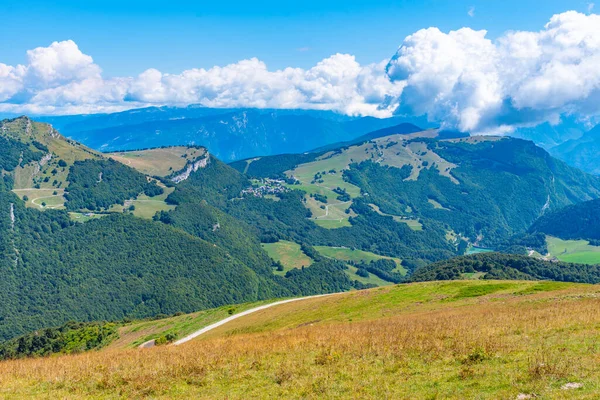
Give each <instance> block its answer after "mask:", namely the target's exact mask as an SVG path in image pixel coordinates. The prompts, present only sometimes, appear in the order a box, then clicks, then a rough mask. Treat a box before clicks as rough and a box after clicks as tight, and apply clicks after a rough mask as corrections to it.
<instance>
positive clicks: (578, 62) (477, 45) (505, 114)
mask: <svg viewBox="0 0 600 400" xmlns="http://www.w3.org/2000/svg"><path fill="white" fill-rule="evenodd" d="M599 66H600V16H598V15H584V14H580V13H577V12H573V11H570V12H566V13H563V14H559V15H555V16H554V17H552V19H551V20H550V22H549V23H548V24H546V26H545V28H544V29H543V30H541V31H540V32H523V31H521V32H509V33H507V34H505V35H504V36H502V37H501V38H499V39H498V40H496V41H492V40H490V39H488V38H486V31H474V30H472V29H469V28H463V29H460V30H457V31H452V32H449V33H443V32H441V31H440V30H438V29H437V28H429V29H424V30H421V31H418V32H416V33H415V34H413V35H411V36H409V37H407V38H406V39H405V41H404V43H403V45H402V46H401V47H400V48H399V49H398V52H397V53H396V54H395V55H394V57H393V58H392V60H390V62H389V64H388V66H387V71H388V74H389V77H390V79H391V80H392V81H394V82H397V83H399V82H401V83H402V84H403V85H405V89H404V91H403V93H402V94H401V96H400V102H399V103H400V109H401V110H402V111H403V112H408V113H415V114H427V115H428V116H429V118H430V119H432V120H436V121H442V122H444V123H446V124H448V125H451V126H454V127H457V128H459V129H461V130H464V131H486V130H501V131H502V130H511V129H513V128H514V127H515V126H525V125H532V124H536V123H539V122H541V121H546V120H549V121H556V120H557V119H558V117H559V116H560V115H561V114H575V115H581V116H582V117H584V118H585V117H589V116H597V115H598V114H600V102H599V101H598V100H600V67H599Z"/></svg>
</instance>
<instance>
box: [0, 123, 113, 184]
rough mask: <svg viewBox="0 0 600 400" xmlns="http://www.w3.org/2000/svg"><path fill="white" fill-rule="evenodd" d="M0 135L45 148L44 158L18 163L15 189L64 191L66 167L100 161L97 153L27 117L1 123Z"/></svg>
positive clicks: (50, 127) (67, 171)
mask: <svg viewBox="0 0 600 400" xmlns="http://www.w3.org/2000/svg"><path fill="white" fill-rule="evenodd" d="M0 135H2V136H4V137H7V138H10V139H12V140H15V141H19V142H21V143H25V144H27V145H29V146H31V147H34V148H35V144H39V145H42V146H43V147H44V148H43V149H42V151H43V152H44V156H45V157H43V158H41V159H39V160H35V161H32V162H25V163H21V165H19V166H18V167H17V168H16V169H15V171H14V178H15V185H14V188H15V189H56V188H63V189H64V188H65V187H66V186H67V183H68V182H67V175H68V174H69V168H68V167H69V166H71V165H73V163H74V162H75V161H83V160H87V159H99V158H101V157H102V155H101V154H100V153H98V152H97V151H94V150H92V149H90V148H87V147H85V146H83V145H81V144H79V143H77V142H74V141H72V140H70V139H67V138H65V137H64V136H62V135H61V134H60V133H59V132H58V131H56V130H55V129H54V128H53V127H52V126H51V125H48V124H45V123H39V122H35V121H32V120H31V119H29V118H28V117H20V118H15V119H12V120H4V121H0ZM39 145H38V147H39ZM61 161H62V162H61Z"/></svg>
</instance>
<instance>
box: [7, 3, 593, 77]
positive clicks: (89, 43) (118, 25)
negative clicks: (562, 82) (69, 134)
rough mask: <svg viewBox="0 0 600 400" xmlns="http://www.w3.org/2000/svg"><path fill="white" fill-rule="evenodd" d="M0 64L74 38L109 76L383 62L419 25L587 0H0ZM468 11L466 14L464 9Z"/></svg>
mask: <svg viewBox="0 0 600 400" xmlns="http://www.w3.org/2000/svg"><path fill="white" fill-rule="evenodd" d="M0 3H1V5H0V14H2V24H0V38H1V39H0V55H1V57H0V58H1V59H0V62H3V63H5V64H9V65H16V64H22V63H24V62H25V58H26V56H25V51H26V50H28V49H33V48H36V47H39V46H48V45H49V44H50V43H52V42H53V41H61V40H67V39H71V40H73V41H75V42H76V43H77V44H78V46H79V48H80V49H81V50H82V51H83V52H84V53H86V54H90V55H91V56H93V58H94V62H96V63H97V64H98V65H100V66H101V67H102V70H103V73H104V76H105V77H113V76H125V75H135V74H139V73H140V72H142V71H144V70H146V69H147V68H150V67H152V68H157V69H159V70H161V71H162V72H168V73H178V72H181V71H182V70H186V69H190V68H198V67H204V68H209V67H212V66H214V65H225V64H228V63H234V62H237V61H238V60H241V59H246V58H250V57H257V58H259V59H260V60H262V61H264V62H265V63H266V64H267V66H268V67H269V69H279V68H284V67H287V66H294V67H302V68H308V67H310V66H313V65H314V64H315V63H316V62H318V61H319V60H322V59H323V58H325V57H328V56H330V55H332V54H335V53H338V52H340V53H349V54H353V55H355V56H356V58H357V61H359V62H360V63H361V64H366V63H371V62H378V61H381V60H384V59H387V58H389V57H390V56H391V55H393V54H394V52H395V51H396V49H397V47H398V46H399V45H400V44H401V43H402V40H403V39H404V37H405V36H407V35H409V34H411V33H413V32H415V31H417V30H418V29H421V28H427V27H430V26H436V27H439V28H440V29H441V30H442V31H448V30H451V29H457V28H460V27H463V26H469V27H472V28H474V29H487V30H488V31H489V37H490V38H495V37H498V36H499V35H501V34H502V33H503V32H505V31H507V30H531V31H538V30H540V29H541V28H542V27H543V25H544V24H545V23H546V22H547V21H548V19H549V18H550V17H551V16H552V15H553V14H556V13H560V12H563V11H566V10H570V9H575V10H578V11H582V12H585V11H586V10H587V7H588V4H589V2H588V1H580V0H575V1H565V0H545V1H540V0H535V1H532V0H504V1H489V0H488V1H476V0H466V1H465V0H453V1H441V0H438V1H435V0H423V1H406V0H404V1H403V0H396V1H389V0H371V1H353V0H346V1H338V0H335V1H327V0H320V1H318V0H304V1H281V0H279V1H238V0H229V1H176V0H173V1H153V0H145V1H123V0H121V1H115V0H103V1H95V0H91V1H72V0H60V1H55V2H50V1H28V0H2V1H1V2H0ZM471 9H472V10H474V16H469V10H471Z"/></svg>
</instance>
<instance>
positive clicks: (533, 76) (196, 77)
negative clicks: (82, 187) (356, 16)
mask: <svg viewBox="0 0 600 400" xmlns="http://www.w3.org/2000/svg"><path fill="white" fill-rule="evenodd" d="M27 59H28V62H27V63H26V65H17V66H10V65H6V64H2V63H0V112H1V111H4V112H23V113H38V114H39V113H50V114H60V113H89V112H90V113H92V112H100V111H103V112H109V111H117V110H122V109H126V108H134V107H140V106H146V105H165V104H166V105H187V104H203V105H205V106H208V107H261V108H264V107H268V108H308V109H323V110H335V111H339V112H342V113H346V114H351V115H373V116H379V117H384V116H390V115H392V114H394V113H397V114H409V115H427V116H428V118H429V119H430V120H432V121H436V122H439V123H442V124H445V125H447V126H451V127H455V128H458V129H461V130H465V131H471V132H483V133H485V132H506V131H510V130H512V129H514V128H515V127H519V126H531V125H535V124H537V123H539V122H543V121H558V120H559V118H560V115H564V114H570V115H576V116H579V117H581V118H582V119H585V118H590V117H595V116H599V115H600V101H599V100H600V67H599V66H600V16H598V15H594V14H590V15H585V14H581V13H577V12H573V11H570V12H566V13H563V14H558V15H555V16H554V17H552V18H551V20H550V21H549V22H548V24H546V26H545V27H544V28H543V29H542V30H540V31H539V32H526V31H516V32H509V33H506V34H504V35H503V36H502V37H500V38H498V39H496V40H491V39H490V38H488V37H487V32H486V31H475V30H472V29H469V28H462V29H459V30H456V31H451V32H448V33H444V32H441V31H440V30H439V29H437V28H429V29H423V30H420V31H418V32H416V33H414V34H412V35H410V36H408V37H407V38H406V39H405V40H404V41H403V43H402V45H401V46H400V48H399V49H398V51H397V53H396V54H395V55H394V56H393V57H392V58H391V60H389V61H388V60H386V61H384V62H381V63H378V64H371V65H366V66H365V65H360V64H359V63H358V62H357V61H356V59H355V58H354V56H351V55H348V54H335V55H333V56H331V57H329V58H326V59H324V60H322V61H321V62H319V63H317V65H315V66H314V67H312V68H310V69H300V68H285V69H282V70H275V71H270V70H269V69H268V68H267V66H266V65H265V63H263V62H262V61H260V60H258V59H256V58H252V59H249V60H242V61H239V62H238V63H235V64H231V65H227V66H224V67H219V66H216V67H213V68H210V69H190V70H186V71H183V72H182V73H180V74H165V73H162V72H160V71H158V70H156V69H148V70H146V71H144V72H143V73H141V74H140V75H138V76H136V77H122V78H111V79H106V78H104V77H103V75H102V70H101V68H100V67H99V66H98V65H96V64H95V63H94V61H93V59H92V57H90V56H89V55H86V54H84V53H83V52H82V51H81V50H80V49H79V48H78V46H77V45H76V44H75V43H74V42H73V41H64V42H55V43H52V44H51V45H50V46H49V47H40V48H37V49H34V50H30V51H28V52H27Z"/></svg>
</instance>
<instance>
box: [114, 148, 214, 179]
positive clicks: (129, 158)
mask: <svg viewBox="0 0 600 400" xmlns="http://www.w3.org/2000/svg"><path fill="white" fill-rule="evenodd" d="M205 151H206V150H205V149H204V148H202V147H193V146H173V147H163V148H156V149H147V150H135V151H122V152H117V153H106V154H105V155H106V156H107V157H110V158H112V159H115V160H116V161H119V162H120V163H123V164H125V165H127V166H130V167H131V168H134V169H136V170H138V171H140V172H141V173H143V174H146V175H150V176H167V175H171V174H172V173H174V172H176V171H180V170H182V169H183V167H185V165H186V164H187V163H188V162H191V161H193V160H195V159H197V158H198V157H201V156H202V155H204V153H205Z"/></svg>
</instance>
